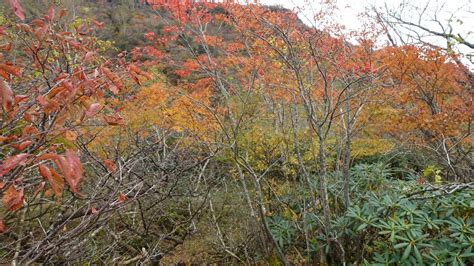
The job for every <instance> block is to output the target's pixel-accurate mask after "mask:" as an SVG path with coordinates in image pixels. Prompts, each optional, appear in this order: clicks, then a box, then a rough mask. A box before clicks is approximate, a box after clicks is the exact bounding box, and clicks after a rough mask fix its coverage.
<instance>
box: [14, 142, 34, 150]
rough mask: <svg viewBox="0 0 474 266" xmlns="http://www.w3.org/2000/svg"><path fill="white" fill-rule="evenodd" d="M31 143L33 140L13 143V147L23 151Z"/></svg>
mask: <svg viewBox="0 0 474 266" xmlns="http://www.w3.org/2000/svg"><path fill="white" fill-rule="evenodd" d="M31 143H33V142H32V141H31V140H25V141H23V142H22V143H20V144H16V145H12V147H13V148H15V149H16V150H18V151H22V150H24V149H26V148H27V147H28V146H30V145H31Z"/></svg>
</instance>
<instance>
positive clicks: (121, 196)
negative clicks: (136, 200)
mask: <svg viewBox="0 0 474 266" xmlns="http://www.w3.org/2000/svg"><path fill="white" fill-rule="evenodd" d="M127 199H128V197H127V195H125V194H123V193H122V192H120V194H119V196H118V198H117V201H118V202H124V201H126V200H127Z"/></svg>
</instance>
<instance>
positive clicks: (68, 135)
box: [64, 130, 77, 141]
mask: <svg viewBox="0 0 474 266" xmlns="http://www.w3.org/2000/svg"><path fill="white" fill-rule="evenodd" d="M64 138H66V139H67V140H69V141H75V140H76V139H77V134H76V133H74V132H73V131H71V130H68V131H66V132H65V133H64Z"/></svg>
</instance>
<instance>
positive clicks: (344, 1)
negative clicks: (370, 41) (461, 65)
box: [260, 0, 474, 71]
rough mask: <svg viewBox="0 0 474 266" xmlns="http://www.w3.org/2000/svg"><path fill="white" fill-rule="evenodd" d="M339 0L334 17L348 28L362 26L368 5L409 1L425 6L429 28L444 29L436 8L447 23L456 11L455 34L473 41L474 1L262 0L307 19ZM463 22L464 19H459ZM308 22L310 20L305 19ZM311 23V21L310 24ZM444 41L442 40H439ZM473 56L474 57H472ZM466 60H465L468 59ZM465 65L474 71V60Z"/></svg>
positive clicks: (396, 4)
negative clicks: (291, 10) (324, 3)
mask: <svg viewBox="0 0 474 266" xmlns="http://www.w3.org/2000/svg"><path fill="white" fill-rule="evenodd" d="M328 1H332V2H336V4H337V7H338V10H337V11H336V12H335V17H334V16H333V17H334V20H335V21H337V22H338V23H341V24H343V25H344V26H345V27H346V28H347V30H357V29H360V28H361V27H362V25H363V22H362V21H361V19H360V18H359V17H358V14H360V13H362V12H364V11H365V10H366V9H367V8H369V7H372V6H375V7H379V8H384V7H387V8H388V9H395V10H398V9H399V6H400V4H401V3H403V2H405V3H409V4H410V5H413V6H416V7H417V8H423V7H425V6H426V5H427V4H428V7H427V8H426V10H427V11H426V13H425V14H426V15H425V16H424V17H423V20H424V22H422V24H423V25H424V26H426V27H428V28H430V29H435V30H437V31H441V29H440V28H439V27H440V25H439V24H437V23H435V22H433V21H429V20H430V19H431V18H432V17H433V14H434V13H435V12H434V11H435V10H442V12H438V14H439V17H438V20H439V21H441V22H442V24H443V25H444V26H445V25H447V20H448V19H449V17H450V16H451V15H452V14H455V19H454V22H452V23H451V24H452V25H453V28H454V32H453V33H454V34H460V35H461V36H462V37H463V38H464V39H466V40H467V41H469V42H471V43H472V42H474V0H260V2H261V4H265V5H281V6H283V7H286V8H289V9H295V10H301V11H300V13H301V15H300V17H301V18H302V19H303V20H305V17H306V18H312V17H313V16H312V15H311V14H314V12H313V11H311V10H319V9H321V6H322V4H321V2H328ZM404 14H405V15H406V17H405V18H406V19H407V20H411V21H417V20H418V18H419V16H417V15H416V12H404ZM459 21H461V22H459ZM305 22H307V23H308V21H305ZM311 24H312V23H311ZM428 40H429V42H431V43H436V44H437V45H441V46H445V45H446V41H445V40H444V39H441V38H432V39H428ZM440 42H442V43H440ZM457 49H459V51H460V52H461V53H463V54H466V55H467V54H473V55H474V51H473V49H470V48H467V47H466V46H458V47H457ZM473 58H474V57H473ZM466 60H467V59H465V60H463V61H466ZM466 64H467V65H468V66H469V68H470V69H471V70H473V71H474V62H473V61H472V59H471V62H469V60H467V61H466Z"/></svg>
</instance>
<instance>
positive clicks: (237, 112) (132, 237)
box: [0, 0, 474, 265]
mask: <svg viewBox="0 0 474 266" xmlns="http://www.w3.org/2000/svg"><path fill="white" fill-rule="evenodd" d="M86 2H87V3H86ZM96 2H97V1H95V2H94V3H90V1H84V2H83V1H81V2H80V3H79V2H72V4H71V5H72V6H73V7H74V8H73V10H74V11H76V10H86V9H87V10H88V12H90V9H92V10H94V9H93V8H97V7H98V8H104V9H106V8H110V7H112V8H111V10H112V11H113V8H114V7H115V6H114V5H115V4H116V3H109V4H106V3H96ZM98 2H101V1H98ZM102 2H104V1H102ZM220 2H221V3H215V2H214V1H188V0H186V1H180V0H176V1H165V0H162V1H160V0H159V1H149V0H145V1H133V2H130V3H129V5H128V6H126V7H127V8H132V7H133V11H130V12H131V13H132V12H138V13H139V14H138V15H136V16H140V17H141V18H142V19H143V17H147V16H149V19H155V20H160V21H159V22H160V23H158V24H157V25H159V26H157V27H156V29H155V28H153V29H151V28H150V29H146V31H144V32H142V35H143V38H142V39H141V40H140V42H139V43H140V45H137V47H132V48H130V49H129V50H127V51H119V50H118V49H116V48H115V47H114V44H113V43H112V42H110V41H108V40H104V39H100V38H99V37H98V36H100V34H99V32H100V31H101V30H103V29H104V28H107V27H111V25H107V24H104V23H102V22H100V21H97V20H96V18H93V17H92V18H80V17H76V16H75V15H74V16H72V17H71V15H68V12H69V11H71V10H66V9H65V8H64V5H65V4H64V5H63V4H52V5H51V6H48V7H47V8H45V10H42V11H44V14H43V15H42V16H40V17H33V16H32V15H31V14H30V13H28V12H25V10H24V8H23V7H22V1H17V0H9V1H8V3H7V4H8V6H9V8H10V12H11V14H9V15H3V14H2V15H1V17H0V21H1V22H2V25H0V104H1V108H2V114H1V117H0V145H1V149H0V195H1V198H2V205H1V207H0V239H1V240H2V242H4V243H5V244H4V245H2V246H1V247H0V258H1V259H2V260H0V261H2V262H7V261H13V262H14V263H15V264H16V263H19V264H28V263H83V262H85V261H89V262H90V261H92V262H94V263H95V262H97V263H107V264H109V263H124V264H133V263H150V264H154V263H163V262H165V263H166V262H168V263H176V262H195V261H194V260H196V261H197V262H198V263H199V262H202V263H214V262H217V263H231V262H232V263H235V262H239V263H246V264H259V263H265V262H270V263H274V262H276V261H279V263H282V264H285V265H290V264H300V263H301V264H303V263H306V264H309V263H316V264H325V265H326V264H327V265H331V264H334V265H338V264H341V265H342V264H346V263H347V264H349V263H354V264H363V263H369V262H370V263H372V262H374V263H375V262H377V263H382V264H383V263H384V261H383V260H384V259H386V261H385V262H387V261H389V260H390V259H391V262H392V263H394V262H396V263H399V264H403V263H406V262H407V261H408V260H410V262H419V263H421V262H422V261H423V259H426V260H427V261H430V262H432V261H435V260H436V259H435V258H434V257H433V256H435V257H436V256H438V255H439V254H438V249H437V248H438V247H441V246H442V243H443V242H446V239H449V237H450V238H451V239H455V240H453V241H457V242H456V243H458V242H459V243H463V244H459V245H457V246H456V247H457V249H454V248H452V247H450V249H449V252H452V254H454V253H455V252H458V251H459V252H458V253H459V254H463V255H462V256H461V255H459V254H458V255H459V256H458V257H456V259H457V260H458V261H462V260H463V258H465V257H468V256H471V255H470V254H472V253H471V251H470V249H469V248H468V247H467V245H466V241H467V240H466V239H470V238H469V237H471V238H472V230H471V231H469V230H470V229H465V230H464V231H462V232H461V231H460V232H461V233H459V235H456V236H457V237H452V236H454V233H451V232H454V231H455V230H457V229H455V228H457V227H456V226H458V227H459V228H461V227H462V228H468V227H469V226H468V225H472V224H473V222H474V221H473V220H472V206H470V207H468V206H467V205H465V204H464V203H462V204H461V203H459V204H458V205H456V204H457V203H453V202H465V201H466V198H465V194H462V193H470V192H469V191H470V190H469V189H472V174H473V165H472V148H473V147H472V143H473V142H472V141H473V139H472V132H471V131H472V129H471V128H472V115H473V111H474V109H473V105H472V86H473V78H472V71H470V70H469V69H468V67H466V66H465V65H463V63H462V61H460V58H461V55H460V54H456V53H454V52H453V51H448V50H443V49H441V48H439V47H438V48H437V47H433V46H428V45H418V44H417V45H415V44H406V45H400V46H396V45H394V44H391V45H385V44H380V42H379V41H378V40H379V38H384V37H383V36H384V34H386V30H380V28H378V26H377V23H378V22H377V20H375V22H374V21H372V23H373V24H370V25H369V26H367V27H366V28H365V29H364V30H361V31H359V32H351V33H346V32H344V31H343V28H342V27H340V25H338V24H330V25H331V26H326V27H325V26H321V28H318V27H315V26H314V25H313V26H310V25H308V24H305V23H304V22H303V21H302V20H301V19H300V17H299V14H298V13H297V12H296V11H292V10H287V9H284V8H280V7H268V6H263V5H260V4H258V2H255V3H253V2H252V3H247V4H238V3H235V2H234V1H220ZM78 3H79V4H78ZM127 3H128V2H127ZM75 4H77V5H78V6H81V5H84V6H83V7H84V8H83V9H80V8H79V9H75V8H76V6H75ZM122 4H123V3H122ZM122 4H121V5H122ZM107 5H108V6H107ZM23 6H25V5H23ZM117 6H120V5H119V4H117ZM322 6H323V7H324V8H325V9H323V10H321V12H319V13H317V14H314V17H315V19H316V18H317V19H318V20H320V21H322V22H324V20H326V19H328V20H329V19H330V17H331V12H330V10H332V9H331V8H334V6H332V4H331V3H324V5H322ZM130 10H132V9H130ZM137 10H138V11H137ZM27 11H28V10H27ZM140 12H141V13H140ZM150 14H154V15H150ZM147 18H148V17H147ZM318 22H319V21H318ZM321 25H324V24H323V23H322V24H321ZM112 26H113V25H112ZM131 27H133V25H131ZM109 30H110V28H109ZM112 31H114V29H113V30H112ZM430 193H432V194H430ZM456 193H460V194H456ZM471 194H472V193H471ZM441 196H447V197H451V196H453V197H459V198H456V199H455V200H454V199H453V200H452V201H450V200H446V201H442V203H439V204H438V205H439V206H438V205H437V206H438V207H439V208H438V209H436V208H434V209H436V210H433V208H431V209H430V208H428V207H426V206H431V205H429V204H433V206H434V205H436V204H437V203H436V202H435V201H432V199H433V198H436V197H441ZM471 196H472V195H471ZM423 202H426V205H424V204H423ZM450 204H452V205H450ZM454 205H456V206H455V207H452V206H454ZM471 205H472V204H471ZM374 206H375V207H374ZM450 208H453V211H451V213H450V212H449V211H447V210H449V209H450ZM469 208H471V209H469ZM454 209H455V210H454ZM422 212H424V213H425V214H426V215H425V214H420V213H422ZM428 213H430V214H429V215H428ZM435 216H436V217H435ZM387 217H389V218H387ZM430 217H431V218H430ZM433 217H434V218H433ZM423 219H425V220H423ZM430 219H433V220H430ZM408 222H409V223H410V226H411V227H410V228H416V229H413V230H414V231H413V232H411V231H410V230H408V229H406V228H408V227H406V228H405V227H404V226H407V225H406V224H407V223H408ZM463 226H464V227H463ZM394 228H395V229H397V230H398V231H396V232H395V231H393V232H392V233H390V234H391V235H390V234H389V233H386V232H391V231H390V230H395V229H394ZM400 228H401V229H400ZM453 228H454V229H453ZM207 231H211V232H215V234H213V235H212V236H210V234H208V232H207ZM203 232H205V234H206V237H202V235H203ZM395 234H400V235H403V237H395V236H394V235H395ZM397 236H398V235H397ZM425 238H431V239H432V241H433V243H434V244H426V245H425V244H424V242H423V241H424V239H425ZM407 239H408V240H407ZM187 241H190V242H187ZM405 241H408V242H405ZM195 242H198V244H197V246H196V248H195V249H194V246H193V245H194V243H195ZM418 242H420V243H422V245H421V246H419V249H420V250H418V247H417V246H416V244H417V243H418ZM438 242H439V243H438ZM189 243H191V244H189ZM203 243H204V244H203ZM354 243H358V244H359V243H362V245H361V246H360V247H359V245H354ZM438 244H439V245H438ZM189 246H193V247H191V248H190V247H189ZM412 246H413V249H412ZM202 247H204V248H203V250H199V249H200V248H202ZM408 247H410V249H408ZM453 247H454V246H453ZM407 250H408V251H407ZM415 250H417V251H415ZM199 252H201V253H199ZM384 252H385V253H384ZM417 252H418V253H417ZM183 254H184V255H187V254H199V255H190V256H191V259H189V260H188V259H186V260H185V259H183V260H178V261H177V260H176V257H180V256H181V255H183ZM200 254H205V255H203V256H202V257H200ZM381 254H384V255H381ZM433 254H434V255H433ZM436 254H438V255H436ZM440 254H441V253H440ZM443 254H444V253H443ZM446 254H448V253H446ZM449 254H451V253H449ZM466 254H467V255H466ZM390 256H393V257H390ZM440 256H441V255H440ZM443 256H444V255H443ZM446 256H448V255H446ZM453 256H454V255H453ZM463 256H464V257H463ZM389 257H390V258H389ZM420 258H421V259H420ZM436 258H437V257H436ZM200 259H202V261H200ZM469 259H470V258H469ZM440 261H441V260H440ZM446 261H448V260H446ZM470 262H472V259H471V261H470ZM387 263H388V262H387Z"/></svg>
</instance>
